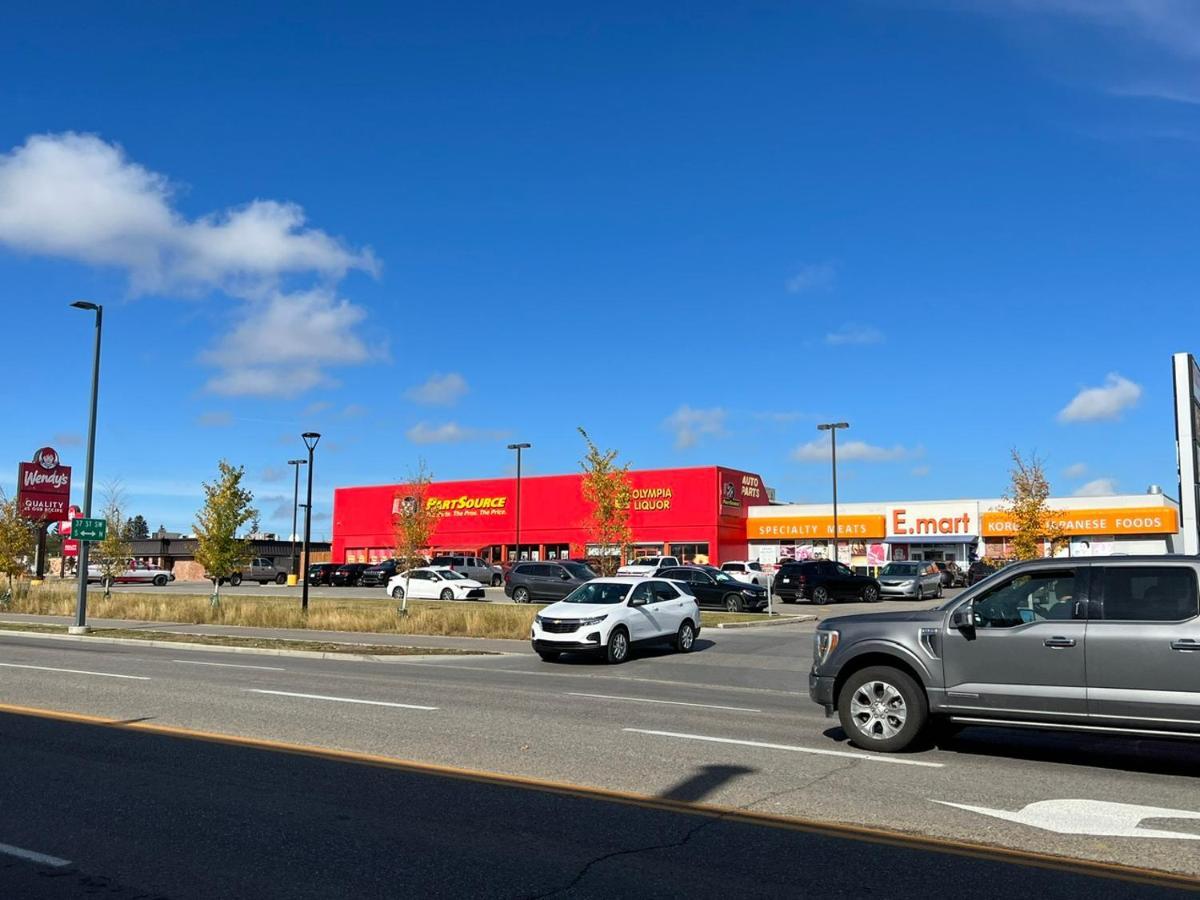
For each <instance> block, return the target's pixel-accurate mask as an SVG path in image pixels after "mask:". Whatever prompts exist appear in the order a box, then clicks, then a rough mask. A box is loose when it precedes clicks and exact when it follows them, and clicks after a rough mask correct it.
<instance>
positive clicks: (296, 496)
mask: <svg viewBox="0 0 1200 900" xmlns="http://www.w3.org/2000/svg"><path fill="white" fill-rule="evenodd" d="M288 465H289V466H294V467H295V469H296V479H295V481H296V484H295V487H293V488H292V573H291V575H290V576H288V577H289V581H288V584H295V583H296V581H297V579H298V578H299V577H300V571H299V569H298V568H297V562H296V508H297V504H298V503H299V502H300V467H301V466H306V465H308V460H306V459H289V460H288Z"/></svg>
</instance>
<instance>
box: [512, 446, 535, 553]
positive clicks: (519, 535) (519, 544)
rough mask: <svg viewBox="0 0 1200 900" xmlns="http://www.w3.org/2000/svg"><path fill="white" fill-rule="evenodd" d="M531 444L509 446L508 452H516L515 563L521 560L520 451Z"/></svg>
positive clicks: (526, 448)
mask: <svg viewBox="0 0 1200 900" xmlns="http://www.w3.org/2000/svg"><path fill="white" fill-rule="evenodd" d="M532 446H533V444H509V445H508V449H509V450H516V451H517V561H518V562H520V560H521V451H522V450H528V449H529V448H530V447H532Z"/></svg>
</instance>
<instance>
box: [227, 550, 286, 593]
mask: <svg viewBox="0 0 1200 900" xmlns="http://www.w3.org/2000/svg"><path fill="white" fill-rule="evenodd" d="M226 580H227V581H228V582H229V583H230V584H232V585H233V586H234V587H237V586H238V585H239V584H241V583H242V582H243V581H257V582H258V583H259V584H270V583H271V582H272V581H273V582H275V583H276V584H287V572H285V571H284V570H283V569H280V568H279V567H278V566H276V565H275V563H273V562H271V560H269V559H267V558H265V557H262V556H256V557H255V558H254V559H252V560H250V562H248V563H246V565H244V566H242V568H241V569H240V570H239V571H237V572H234V573H233V574H232V575H230V576H229V577H228V578H227V579H226Z"/></svg>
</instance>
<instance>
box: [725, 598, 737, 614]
mask: <svg viewBox="0 0 1200 900" xmlns="http://www.w3.org/2000/svg"><path fill="white" fill-rule="evenodd" d="M737 608H738V603H737V601H736V600H734V599H733V598H732V597H730V598H729V599H728V600H726V601H725V609H726V611H727V612H737Z"/></svg>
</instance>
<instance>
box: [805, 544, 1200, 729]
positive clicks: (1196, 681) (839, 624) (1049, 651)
mask: <svg viewBox="0 0 1200 900" xmlns="http://www.w3.org/2000/svg"><path fill="white" fill-rule="evenodd" d="M808 690H809V695H810V696H811V697H812V699H813V700H814V701H815V702H817V703H819V704H820V705H822V706H823V707H825V712H826V715H832V714H834V713H835V712H836V713H837V715H838V717H839V718H840V719H841V723H842V728H843V729H844V730H845V732H846V735H847V737H849V739H850V740H851V742H852V743H854V744H856V745H857V746H859V747H863V748H866V749H870V750H877V751H884V752H888V751H896V750H902V749H904V748H905V747H908V746H909V745H911V744H912V743H913V742H914V741H916V740H917V739H918V738H919V737H921V735H922V733H923V732H924V731H925V729H926V727H927V726H928V725H929V724H930V722H931V720H932V721H938V720H941V721H948V722H952V723H959V724H966V725H1002V726H1007V727H1014V726H1016V727H1026V728H1049V729H1056V730H1061V729H1067V730H1077V731H1085V732H1096V733H1118V734H1134V735H1137V734H1142V735H1153V736H1156V737H1163V736H1172V737H1192V738H1200V560H1197V558H1196V557H1185V556H1144V557H1137V556H1120V557H1093V558H1090V559H1087V560H1064V559H1046V560H1036V561H1032V562H1024V563H1015V564H1013V565H1011V566H1007V567H1005V568H1004V569H1003V570H1001V571H999V572H997V573H995V574H994V575H992V576H991V577H990V578H987V579H986V580H984V581H981V582H980V583H979V584H977V585H975V586H973V587H971V588H968V589H967V590H966V591H964V592H963V593H961V594H959V595H958V596H957V597H955V598H953V599H952V600H950V601H948V602H947V603H944V604H942V605H941V606H939V607H937V608H935V609H930V610H920V611H916V612H885V613H866V614H863V615H857V616H843V617H838V618H833V619H827V620H826V621H824V622H822V623H821V625H820V626H819V627H818V629H817V631H816V634H815V636H814V652H813V668H812V671H811V672H810V673H809V677H808Z"/></svg>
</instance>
